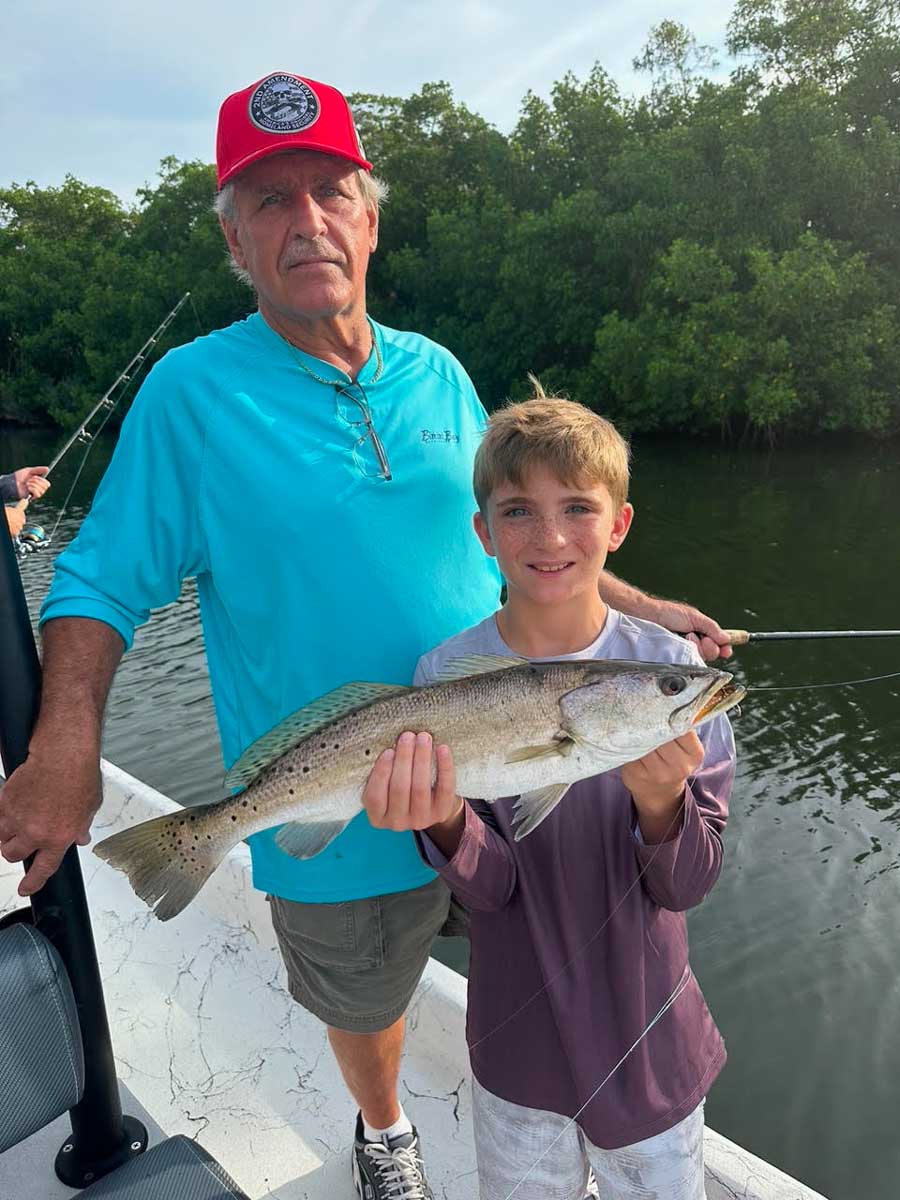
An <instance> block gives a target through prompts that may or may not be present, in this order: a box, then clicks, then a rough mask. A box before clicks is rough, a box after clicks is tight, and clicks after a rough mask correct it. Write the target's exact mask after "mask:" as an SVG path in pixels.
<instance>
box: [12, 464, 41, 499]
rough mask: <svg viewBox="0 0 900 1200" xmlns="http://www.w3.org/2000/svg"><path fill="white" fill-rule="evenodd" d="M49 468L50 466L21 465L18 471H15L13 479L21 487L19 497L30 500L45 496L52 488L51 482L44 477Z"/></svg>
mask: <svg viewBox="0 0 900 1200" xmlns="http://www.w3.org/2000/svg"><path fill="white" fill-rule="evenodd" d="M49 470H50V468H49V467H20V468H19V470H18V471H13V479H14V480H15V481H16V487H17V488H18V489H19V499H20V500H30V499H37V497H38V496H43V494H44V492H46V491H48V490H49V488H50V484H49V483H48V481H47V480H46V479H45V478H44V476H45V475H46V474H47V472H48V471H49Z"/></svg>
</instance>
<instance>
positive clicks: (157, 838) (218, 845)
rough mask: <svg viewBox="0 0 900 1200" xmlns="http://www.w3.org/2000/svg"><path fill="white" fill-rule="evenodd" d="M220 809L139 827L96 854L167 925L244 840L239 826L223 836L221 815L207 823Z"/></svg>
mask: <svg viewBox="0 0 900 1200" xmlns="http://www.w3.org/2000/svg"><path fill="white" fill-rule="evenodd" d="M225 803H226V804H227V803H228V802H227V801H225ZM222 805H223V801H221V800H217V801H215V802H213V803H212V804H198V805H192V806H191V807H189V808H185V809H183V810H182V811H181V812H175V813H167V814H166V815H165V816H162V817H153V818H152V819H151V820H149V821H142V822H141V823H140V824H139V825H133V826H132V827H131V828H130V829H123V830H122V831H121V832H120V833H114V834H113V835H112V837H108V838H105V839H104V840H103V841H102V842H100V843H99V844H98V845H97V846H95V847H94V853H95V854H96V855H98V856H99V857H100V858H102V859H103V861H104V862H107V863H109V865H110V866H111V867H114V868H115V869H116V870H117V871H123V872H124V873H125V874H126V875H127V876H128V882H129V883H130V884H131V886H132V887H133V888H134V890H135V892H136V894H137V895H138V896H140V898H141V899H142V900H144V901H146V903H147V904H149V905H150V907H151V908H152V909H153V913H154V915H155V916H157V917H158V918H159V919H160V921H168V920H169V919H170V918H171V917H174V916H177V915H178V913H180V912H181V910H182V909H183V908H185V907H186V906H187V905H188V904H190V902H191V901H192V900H193V899H194V897H195V896H196V895H197V893H198V892H199V891H200V889H201V888H202V887H203V885H204V883H206V881H207V879H209V877H210V875H212V873H213V871H214V870H215V869H216V867H217V866H218V865H219V863H220V862H221V861H222V859H223V858H224V857H225V855H226V854H227V853H228V851H229V850H230V849H231V848H232V846H235V845H236V844H237V843H238V842H239V841H240V839H241V837H242V836H243V833H242V832H241V830H240V825H239V824H237V823H236V824H235V826H234V829H233V830H232V829H229V830H227V831H226V833H225V834H224V836H223V834H222V833H221V832H220V831H221V828H222V822H221V815H219V819H218V820H217V821H215V822H212V821H209V820H207V818H208V817H210V816H212V814H213V813H214V812H215V813H217V814H221V811H222ZM229 824H230V822H229Z"/></svg>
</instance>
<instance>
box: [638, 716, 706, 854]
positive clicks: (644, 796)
mask: <svg viewBox="0 0 900 1200" xmlns="http://www.w3.org/2000/svg"><path fill="white" fill-rule="evenodd" d="M702 763H703V743H702V742H701V741H700V739H699V737H697V734H696V733H695V732H694V731H693V730H690V732H688V733H683V734H682V735H681V737H680V738H676V739H675V741H673V742H666V744H665V745H664V746H658V747H657V748H656V749H655V750H651V751H650V753H649V754H645V755H644V757H643V758H639V759H637V760H636V761H635V762H630V763H626V764H625V765H624V766H623V767H622V770H621V776H622V782H623V783H624V785H625V787H627V788H628V790H629V792H631V798H632V800H633V801H634V807H635V808H636V809H637V814H638V824H639V825H640V827H641V834H642V836H643V838H644V841H645V842H648V843H655V842H662V841H671V840H672V839H673V838H675V837H677V835H678V832H679V830H680V828H681V822H680V819H679V812H680V810H681V805H682V803H683V801H684V787H685V784H686V783H687V781H688V779H689V778H690V777H691V775H694V774H696V772H697V771H698V770H699V769H700V766H701V765H702Z"/></svg>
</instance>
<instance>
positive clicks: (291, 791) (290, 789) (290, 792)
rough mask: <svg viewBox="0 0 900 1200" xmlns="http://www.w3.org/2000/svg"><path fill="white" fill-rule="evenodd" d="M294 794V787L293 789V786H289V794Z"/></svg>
mask: <svg viewBox="0 0 900 1200" xmlns="http://www.w3.org/2000/svg"><path fill="white" fill-rule="evenodd" d="M293 794H294V789H293V788H288V795H289V796H293Z"/></svg>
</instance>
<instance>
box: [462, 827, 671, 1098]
mask: <svg viewBox="0 0 900 1200" xmlns="http://www.w3.org/2000/svg"><path fill="white" fill-rule="evenodd" d="M681 817H682V810H681V809H679V810H678V812H677V813H676V814H675V816H674V817H673V818H672V821H671V823H670V825H669V827H668V829H667V830H666V832H665V833H664V834H663V837H662V841H660V842H659V844H658V846H657V849H656V850H654V851H653V854H652V855H651V857H650V861H649V862H648V863H647V865H646V866H645V867H642V868H641V870H640V871H638V873H637V875H636V876H635V878H634V879H633V880H632V882H631V883H630V884H629V885H628V887H627V888H626V889H625V891H624V892H623V893H622V895H621V897H620V899H619V902H618V903H617V904H616V907H615V908H614V909H613V910H612V912H611V913H610V914H609V916H608V917H607V918H606V920H605V921H604V922H603V924H602V925H601V926H600V928H599V929H598V930H597V932H596V933H593V934H591V936H590V938H588V940H587V941H586V942H585V943H584V945H583V946H581V947H580V949H578V950H576V951H575V953H574V954H573V955H572V957H571V958H570V959H569V960H568V961H567V962H564V963H563V965H562V966H561V967H560V968H559V970H558V971H557V972H556V974H555V975H553V976H552V977H551V978H550V979H548V980H547V982H546V983H545V984H544V985H543V986H542V987H540V988H538V990H537V991H536V992H535V993H534V994H533V995H531V996H529V997H528V999H527V1000H526V1001H525V1002H524V1003H523V1004H520V1005H519V1007H518V1008H517V1009H516V1010H515V1012H511V1013H510V1014H509V1016H508V1017H504V1019H503V1020H502V1021H501V1022H500V1024H499V1025H495V1026H494V1028H493V1029H490V1030H488V1032H487V1033H486V1034H485V1035H484V1036H483V1037H480V1038H479V1039H478V1041H477V1042H473V1043H472V1044H471V1045H470V1046H469V1050H470V1052H471V1051H472V1050H475V1049H477V1047H478V1046H480V1045H481V1044H482V1043H483V1042H486V1041H487V1040H488V1038H491V1037H493V1036H494V1034H495V1033H499V1032H500V1030H501V1029H503V1028H505V1026H507V1025H508V1024H509V1023H510V1021H512V1020H514V1019H515V1018H516V1017H517V1016H519V1014H520V1013H522V1012H524V1011H525V1009H526V1008H527V1007H528V1006H529V1004H531V1003H533V1002H534V1001H535V1000H537V998H538V997H539V996H542V995H543V994H544V992H546V990H547V989H548V988H550V987H552V986H553V984H554V983H556V981H557V980H558V979H560V978H561V977H562V975H563V974H564V973H565V972H566V971H567V970H568V969H569V967H571V966H572V964H573V963H575V962H577V961H578V959H579V958H581V956H582V955H583V954H584V953H585V951H587V950H589V949H590V948H591V946H592V945H593V944H594V942H596V940H597V938H598V937H599V936H600V934H601V933H602V932H603V931H604V929H605V928H606V927H607V925H608V924H609V923H610V921H611V920H612V919H613V917H614V916H615V915H616V913H617V912H618V911H619V909H620V908H621V907H622V905H623V904H624V903H625V901H626V900H627V899H628V897H629V895H630V894H631V893H632V892H633V891H634V889H635V888H636V887H637V885H638V884H639V883H640V882H641V880H642V879H643V877H644V876H645V875H646V873H647V872H648V871H649V870H650V868H651V867H652V866H653V864H654V862H655V861H656V856H657V855H658V854H659V853H660V851H661V849H662V847H663V846H664V845H665V844H666V842H667V841H668V838H669V834H670V833H671V832H672V830H673V829H674V828H675V825H676V823H677V822H678V821H680V820H681ZM655 1019H656V1018H654V1020H655ZM648 1030H649V1026H648V1028H647V1029H645V1030H644V1033H645V1034H646V1033H647V1032H648ZM641 1036H642V1037H643V1036H644V1035H643V1034H642V1035H641ZM638 1040H640V1039H638ZM588 1103H590V1101H589V1102H588Z"/></svg>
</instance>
